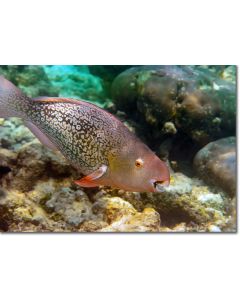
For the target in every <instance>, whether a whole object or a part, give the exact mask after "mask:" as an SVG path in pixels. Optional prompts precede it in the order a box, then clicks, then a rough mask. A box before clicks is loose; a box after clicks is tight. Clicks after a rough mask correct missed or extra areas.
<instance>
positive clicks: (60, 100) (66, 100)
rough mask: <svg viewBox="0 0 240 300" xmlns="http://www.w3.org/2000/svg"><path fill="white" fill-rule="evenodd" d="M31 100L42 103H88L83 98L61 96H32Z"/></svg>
mask: <svg viewBox="0 0 240 300" xmlns="http://www.w3.org/2000/svg"><path fill="white" fill-rule="evenodd" d="M32 100H33V101H37V102H42V103H72V104H78V105H79V104H81V103H82V102H86V103H89V102H87V101H83V100H77V99H71V98H61V97H37V98H33V99H32Z"/></svg>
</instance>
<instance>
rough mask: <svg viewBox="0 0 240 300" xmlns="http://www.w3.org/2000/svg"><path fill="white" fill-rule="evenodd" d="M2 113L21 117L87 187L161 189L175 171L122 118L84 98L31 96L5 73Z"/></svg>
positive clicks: (1, 81) (0, 103)
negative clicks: (73, 170)
mask: <svg viewBox="0 0 240 300" xmlns="http://www.w3.org/2000/svg"><path fill="white" fill-rule="evenodd" d="M0 116H2V117H4V116H5V117H11V116H15V117H20V118H22V119H23V120H24V121H25V123H26V125H27V126H28V127H29V128H30V130H32V132H33V133H34V134H35V135H36V136H37V137H38V138H39V139H40V140H41V141H42V142H43V143H44V144H47V145H48V146H50V147H51V148H52V149H57V150H59V151H60V152H61V153H62V154H63V155H64V156H65V157H66V158H67V159H68V161H69V162H70V163H71V164H73V165H74V166H75V167H77V169H78V170H79V171H80V172H81V173H82V174H84V175H86V176H85V177H84V178H82V179H80V180H78V181H76V183H78V184H79V185H81V186H86V187H92V186H98V185H108V186H112V187H115V188H122V189H125V190H129V191H142V192H144V191H151V192H154V191H159V190H161V189H162V187H163V186H166V185H168V184H169V170H168V168H167V166H166V165H165V163H164V162H162V161H161V160H160V159H159V158H158V157H157V156H156V155H155V154H154V153H153V152H152V151H151V150H150V149H149V148H148V147H147V146H146V145H145V144H143V143H142V142H141V141H140V140H139V139H138V138H137V137H136V136H135V135H134V134H133V133H132V132H130V131H129V129H128V128H127V127H126V126H125V125H124V124H123V123H122V122H121V121H120V120H118V119H117V118H116V117H114V116H113V115H111V114H110V113H108V112H107V111H105V110H103V109H101V108H99V107H97V106H95V105H93V104H91V103H88V102H86V101H82V100H74V99H68V98H49V97H40V98H36V99H30V98H28V97H27V96H26V95H24V94H23V93H22V92H21V91H20V90H19V89H18V88H16V87H15V86H14V85H13V84H12V83H10V82H9V81H7V80H6V79H4V78H3V77H0Z"/></svg>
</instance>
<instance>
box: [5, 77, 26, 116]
mask: <svg viewBox="0 0 240 300" xmlns="http://www.w3.org/2000/svg"><path fill="white" fill-rule="evenodd" d="M30 105H31V99H30V98H28V97H27V96H26V95H24V94H23V93H22V92H21V91H20V90H19V89H18V88H17V87H16V86H15V85H13V84H12V83H11V82H10V81H8V80H7V79H5V78H4V77H2V76H0V117H2V118H9V117H18V118H23V119H26V118H27V114H26V113H27V110H28V108H29V107H30Z"/></svg>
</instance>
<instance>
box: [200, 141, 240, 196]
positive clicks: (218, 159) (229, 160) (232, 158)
mask: <svg viewBox="0 0 240 300" xmlns="http://www.w3.org/2000/svg"><path fill="white" fill-rule="evenodd" d="M194 167H195V170H196V172H197V174H198V175H199V176H200V177H201V178H202V179H203V180H204V181H206V182H208V183H209V184H214V185H216V186H218V187H220V188H223V189H224V190H226V191H227V192H229V193H230V195H232V196H233V195H235V193H236V138H235V137H228V138H223V139H220V140H217V141H214V142H211V143H209V144H208V145H206V146H205V147H204V148H202V149H201V150H200V151H199V152H198V153H197V154H196V156H195V158H194Z"/></svg>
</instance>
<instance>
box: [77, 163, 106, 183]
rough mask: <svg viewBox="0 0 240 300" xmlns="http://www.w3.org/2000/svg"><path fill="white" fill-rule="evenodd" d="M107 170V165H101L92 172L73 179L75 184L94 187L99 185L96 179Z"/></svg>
mask: <svg viewBox="0 0 240 300" xmlns="http://www.w3.org/2000/svg"><path fill="white" fill-rule="evenodd" d="M106 172H107V166H105V165H102V166H101V167H100V168H99V169H97V170H96V171H94V172H93V173H91V174H89V175H87V176H85V177H83V178H81V179H79V180H76V181H74V182H75V183H76V184H78V185H80V186H82V187H94V186H99V182H97V181H98V179H99V178H101V177H102V176H103V175H104V174H105V173H106Z"/></svg>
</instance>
